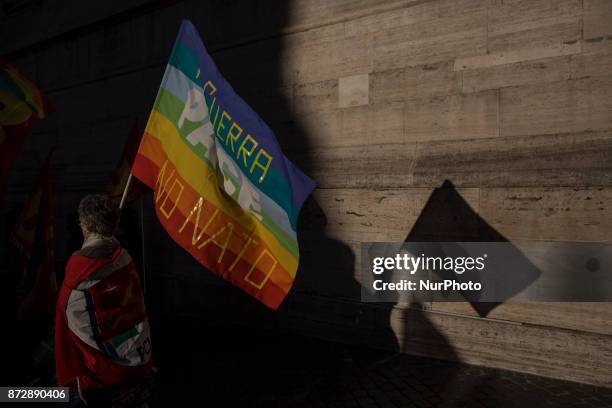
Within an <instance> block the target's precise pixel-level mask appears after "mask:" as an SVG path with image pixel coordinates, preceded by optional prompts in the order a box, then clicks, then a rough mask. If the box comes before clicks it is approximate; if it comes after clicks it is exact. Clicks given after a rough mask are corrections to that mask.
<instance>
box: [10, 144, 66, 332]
mask: <svg viewBox="0 0 612 408" xmlns="http://www.w3.org/2000/svg"><path fill="white" fill-rule="evenodd" d="M52 153H53V150H51V151H50V152H49V155H48V156H47V160H46V161H45V164H44V166H43V168H42V171H41V173H40V176H39V177H38V181H37V183H36V187H35V189H34V191H33V192H32V194H31V195H30V198H29V199H28V201H27V202H26V204H25V206H24V208H23V211H22V212H21V214H20V216H19V218H18V219H17V223H16V225H15V229H14V230H13V234H12V236H11V239H12V241H13V243H14V244H15V246H16V247H17V249H18V250H19V252H20V253H21V254H22V256H23V261H24V272H23V279H22V290H23V292H25V296H24V298H23V300H22V301H21V304H20V305H19V308H18V310H17V320H24V319H29V318H47V317H48V318H52V317H53V314H54V311H55V302H56V299H57V292H58V289H57V282H56V280H55V254H54V240H53V196H52V191H51V175H50V162H51V155H52ZM32 277H33V279H32ZM30 281H33V283H28V282H30Z"/></svg>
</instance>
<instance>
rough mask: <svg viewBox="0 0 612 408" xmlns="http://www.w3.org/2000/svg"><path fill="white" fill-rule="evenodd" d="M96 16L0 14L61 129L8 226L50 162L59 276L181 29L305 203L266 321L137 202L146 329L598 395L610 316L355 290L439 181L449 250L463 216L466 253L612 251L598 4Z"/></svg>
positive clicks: (248, 6)
mask: <svg viewBox="0 0 612 408" xmlns="http://www.w3.org/2000/svg"><path fill="white" fill-rule="evenodd" d="M107 3H108V2H100V4H98V5H89V4H88V5H86V6H85V5H84V4H83V2H76V1H67V2H61V4H60V3H59V2H50V1H49V2H45V1H42V2H38V1H36V2H35V1H31V2H30V1H8V2H4V3H3V5H4V6H3V11H2V14H0V38H1V39H2V40H1V41H0V56H2V57H3V58H5V59H7V60H8V61H9V62H11V63H13V64H15V65H16V66H17V67H19V68H20V69H22V70H23V71H24V72H26V73H27V74H29V75H30V76H31V77H32V79H34V81H35V82H36V83H38V84H39V85H40V87H41V88H42V89H43V90H44V91H45V92H46V93H47V94H48V95H49V97H50V98H51V100H52V101H53V103H54V105H55V107H56V113H54V114H53V115H52V116H50V117H49V118H48V119H47V120H45V121H44V122H43V123H41V124H40V125H39V126H37V127H36V128H35V129H34V131H33V133H32V135H31V137H30V138H29V140H28V142H27V144H26V146H25V148H24V150H23V151H22V153H21V155H20V158H19V160H18V162H17V163H16V164H15V166H14V168H13V171H12V172H11V175H10V179H9V185H8V189H7V193H6V196H5V198H4V204H3V205H4V206H3V210H2V211H3V214H6V213H7V211H8V210H10V209H11V208H12V207H14V206H15V205H17V204H18V203H21V202H22V201H23V200H24V198H25V196H26V195H27V192H28V190H29V189H30V187H31V185H32V183H33V182H34V180H35V177H36V174H37V172H38V169H39V168H40V166H41V164H42V161H43V159H44V156H45V154H46V150H47V149H48V147H49V146H51V145H57V152H56V156H55V161H54V164H53V173H54V177H55V184H56V199H55V205H56V214H57V222H56V232H57V234H56V235H57V237H58V240H57V252H58V254H60V259H58V267H61V266H62V262H63V261H64V259H65V257H64V259H61V258H62V255H64V254H65V253H66V252H67V251H68V249H67V241H68V239H67V233H66V229H65V228H66V227H65V226H66V222H67V219H68V217H69V214H70V213H71V212H72V211H74V209H75V208H76V205H77V203H78V200H79V198H80V197H81V196H82V195H83V194H85V193H86V192H90V191H92V190H101V189H103V188H104V186H105V185H106V183H107V180H108V176H109V173H110V171H111V170H112V168H113V166H114V164H115V162H116V160H117V159H118V157H119V155H120V153H121V149H122V145H123V143H124V141H125V140H126V137H127V134H128V132H129V129H130V124H131V121H132V118H133V117H134V116H135V115H137V116H139V117H140V118H141V123H143V122H144V121H145V120H146V117H147V115H148V112H149V110H150V107H151V105H152V103H153V99H154V97H155V93H156V91H157V88H158V86H159V82H160V80H161V77H162V73H163V67H164V65H165V62H166V60H167V57H168V54H169V52H170V49H171V45H172V42H173V40H174V37H175V35H176V32H177V30H178V26H179V23H180V19H181V18H183V17H189V18H190V19H192V20H193V21H194V23H195V24H196V26H198V27H199V29H200V32H201V33H202V37H203V39H204V41H205V43H206V45H207V47H208V48H209V49H210V50H211V51H212V55H213V58H214V59H215V60H216V61H217V63H218V64H219V66H220V68H221V70H222V72H223V73H224V75H226V77H227V78H228V80H229V81H230V82H231V83H232V85H233V86H234V87H235V89H236V90H237V91H238V92H239V93H240V95H241V96H243V98H244V99H245V100H246V101H247V102H248V103H250V104H251V105H252V106H253V107H254V108H255V110H256V111H257V112H259V113H260V114H261V116H262V117H263V118H264V119H265V120H266V121H267V122H268V123H269V124H270V126H271V127H272V128H273V129H274V131H275V132H276V134H277V135H278V137H279V139H280V142H281V144H282V145H283V147H284V148H285V150H286V151H287V154H288V156H290V157H291V158H292V159H293V160H294V161H295V162H296V163H297V164H298V165H299V166H300V167H301V168H302V169H304V170H305V172H306V173H307V174H309V175H310V176H311V177H313V178H314V179H315V180H317V182H318V183H319V188H318V190H317V191H316V192H315V194H314V198H313V199H311V200H309V202H308V203H307V205H306V210H305V211H304V213H303V214H302V217H301V220H300V230H301V231H300V232H301V234H300V239H301V243H300V245H301V251H302V262H301V266H300V271H299V272H298V280H297V282H296V287H295V289H294V291H293V292H292V294H291V295H290V296H289V297H288V298H287V300H286V302H285V303H284V305H283V307H282V308H281V310H280V311H279V312H278V313H272V312H270V311H268V310H266V309H265V308H263V307H262V306H260V305H258V304H256V303H255V302H253V301H252V300H251V299H249V298H247V297H246V296H243V295H242V294H241V293H239V292H238V291H237V290H234V289H233V288H230V287H228V285H226V284H224V283H223V282H221V281H220V280H218V279H216V278H215V277H214V276H212V275H211V274H209V273H206V272H203V271H202V270H201V268H199V267H198V266H197V265H196V264H195V263H194V262H193V261H192V260H191V259H190V258H189V256H188V255H186V253H184V252H182V251H181V250H180V249H177V248H176V247H175V246H173V244H172V242H171V240H170V239H169V238H168V237H167V236H166V234H165V233H164V232H163V231H162V230H161V228H159V226H158V225H157V224H156V223H155V222H154V216H153V215H152V212H151V208H150V197H148V199H147V200H145V204H144V208H143V217H144V219H145V259H146V262H145V266H146V272H147V295H148V297H149V301H150V303H151V304H152V310H153V316H154V318H155V316H183V317H185V316H187V317H197V318H203V319H215V320H220V321H229V322H236V323H241V324H244V325H246V327H249V326H251V327H265V328H268V329H270V330H275V331H279V332H286V331H289V332H298V333H303V334H307V335H312V336H317V337H323V338H327V339H333V340H338V341H344V342H358V343H363V344H368V345H371V346H375V347H383V348H388V349H399V350H401V351H404V352H407V353H414V354H423V355H431V356H437V357H443V358H451V359H461V360H463V361H467V362H471V363H476V364H484V365H490V366H495V367H503V368H509V369H515V370H521V371H528V372H533V373H538V374H542V375H547V376H553V377H560V378H568V379H574V380H578V381H583V382H589V383H595V384H604V385H612V375H611V373H612V352H611V350H612V337H611V336H612V324H610V323H611V322H612V308H611V307H610V305H609V304H607V303H523V304H517V303H511V302H507V303H505V304H501V305H495V307H491V308H490V310H487V311H486V312H484V313H483V312H482V310H480V311H479V310H477V308H475V307H474V306H473V305H470V304H468V303H465V304H463V303H439V302H436V303H429V304H421V305H413V307H412V308H409V307H408V305H362V304H360V303H359V286H358V273H357V271H358V270H359V268H360V259H359V258H360V256H359V243H360V242H364V241H401V240H404V239H406V237H409V236H410V234H411V231H413V229H414V227H415V225H416V224H417V221H418V220H420V221H421V225H422V222H423V217H424V214H423V210H424V208H425V207H426V206H427V204H428V203H431V200H432V197H435V196H436V195H435V194H432V193H435V192H438V191H440V190H435V189H436V188H440V187H441V186H442V185H443V183H444V182H445V180H448V181H450V183H452V185H453V186H454V187H453V194H455V193H456V194H458V195H459V196H460V197H461V201H462V202H463V203H464V204H462V205H464V207H465V208H463V209H458V210H457V211H458V213H459V214H464V215H463V216H460V217H457V213H456V212H455V210H454V209H453V208H450V209H448V208H447V209H443V210H441V212H435V213H433V215H432V214H429V213H428V215H427V217H428V218H429V219H428V220H426V221H428V222H427V223H426V224H428V225H433V226H434V230H435V231H437V233H439V234H440V235H441V238H443V237H444V234H451V235H452V234H453V233H456V231H457V229H454V228H453V226H454V225H455V224H456V223H466V222H467V223H468V224H470V222H471V221H470V218H469V217H470V216H473V217H474V219H478V220H479V221H478V223H473V224H470V225H471V226H472V227H473V228H472V229H471V230H470V229H469V228H468V230H469V231H471V232H470V233H468V235H467V236H470V234H471V236H472V237H478V236H479V234H480V232H482V229H479V228H481V227H479V225H481V224H480V223H483V224H484V225H485V226H486V227H483V228H486V229H487V230H489V229H492V230H494V231H495V232H496V234H498V235H499V236H501V237H503V238H504V239H507V240H513V239H522V240H570V241H596V242H611V241H612V207H611V204H610V202H611V199H612V188H611V187H610V186H611V184H612V176H611V174H612V173H611V170H612V113H611V112H612V76H611V75H612V74H611V73H610V65H611V63H612V40H611V38H612V25H610V24H609V21H610V19H612V2H609V1H607V0H533V1H519V0H517V1H514V0H402V1H401V0H392V1H381V0H366V1H348V0H337V1H329V2H328V1H315V0H313V1H308V0H293V1H275V2H268V1H265V2H264V1H260V2H257V1H254V0H253V1H247V2H238V1H230V2H228V1H210V2H198V1H182V2H175V1H144V0H143V1H136V0H133V1H125V2H122V3H121V5H111V4H110V3H108V4H107ZM136 208H137V209H138V210H139V208H138V207H136ZM430 208H431V207H430ZM139 211H140V210H139ZM465 214H468V215H465ZM469 214H472V215H469ZM432 218H433V219H434V220H433V221H436V220H437V223H436V222H433V223H432ZM438 218H439V219H438ZM2 222H5V219H4V218H3V221H2ZM461 231H464V229H461ZM446 236H449V235H446ZM461 237H466V235H461ZM4 267H5V268H6V266H4ZM246 330H248V329H245V331H246Z"/></svg>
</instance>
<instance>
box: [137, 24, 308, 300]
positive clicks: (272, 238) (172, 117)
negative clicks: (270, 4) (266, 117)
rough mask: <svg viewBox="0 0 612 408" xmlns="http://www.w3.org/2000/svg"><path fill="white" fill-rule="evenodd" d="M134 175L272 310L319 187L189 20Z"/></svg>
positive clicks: (185, 236) (165, 213) (183, 232)
mask: <svg viewBox="0 0 612 408" xmlns="http://www.w3.org/2000/svg"><path fill="white" fill-rule="evenodd" d="M132 173H133V174H134V175H135V176H136V177H137V178H138V179H140V180H141V181H142V182H143V183H145V184H146V185H148V186H149V187H151V188H152V189H153V190H154V191H155V194H154V201H155V208H156V212H157V216H158V218H159V220H160V221H161V223H162V225H163V226H164V227H165V228H166V230H167V231H168V233H169V234H170V235H171V236H172V238H173V239H174V240H175V241H176V242H177V243H178V244H179V245H181V246H182V247H183V248H185V249H186V250H187V251H189V252H190V253H191V255H193V256H194V257H195V259H197V260H198V261H199V262H200V263H201V264H202V265H204V266H205V267H206V268H207V269H209V270H211V271H212V272H214V273H217V274H218V275H220V276H222V277H223V278H225V279H226V280H227V281H229V282H231V283H232V284H233V285H235V286H237V287H239V288H241V289H243V290H244V291H246V292H247V293H249V294H250V295H252V296H253V297H255V298H256V299H258V300H260V301H261V302H262V303H264V304H265V305H267V306H268V307H270V308H272V309H276V308H278V306H279V305H280V303H281V302H282V300H283V299H284V297H285V296H286V295H287V293H288V292H289V290H290V289H291V286H292V284H293V281H294V279H295V274H296V270H297V266H298V261H299V250H298V243H297V233H296V230H297V219H298V215H299V212H300V209H301V207H302V204H303V203H304V200H305V199H306V197H308V195H309V194H310V193H311V192H312V190H313V189H314V187H315V183H314V181H313V180H311V179H310V178H308V177H307V176H306V175H304V174H303V173H302V172H301V171H300V170H299V169H298V168H296V167H295V166H294V165H293V163H291V162H290V161H289V160H288V159H287V158H286V157H285V155H284V154H283V152H282V151H281V148H280V146H279V144H278V142H277V140H276V138H275V136H274V133H273V132H272V130H271V129H270V128H269V127H268V126H267V125H266V124H265V123H264V121H263V120H262V119H261V118H260V117H259V116H258V115H257V114H256V113H255V112H254V111H253V110H252V109H251V108H250V107H249V106H248V105H247V104H246V103H245V102H244V101H243V100H242V99H241V98H240V97H239V96H238V95H237V94H236V93H235V92H234V90H233V89H232V87H231V86H230V85H229V84H228V83H227V81H226V80H225V79H224V78H223V77H222V76H221V74H220V73H219V71H218V69H217V67H216V66H215V64H214V62H213V60H212V59H211V57H210V56H209V55H208V52H207V51H206V48H205V47H204V44H203V43H202V40H201V39H200V36H199V34H198V32H197V30H196V29H195V27H194V26H193V24H192V23H191V22H189V21H187V20H183V22H182V24H181V28H180V30H179V34H178V37H177V39H176V42H175V44H174V48H173V50H172V54H171V56H170V61H169V62H168V65H167V67H166V71H165V74H164V77H163V79H162V84H161V87H160V89H159V91H158V94H157V98H156V99H155V104H154V106H153V110H152V112H151V115H150V117H149V121H148V123H147V127H146V129H145V132H144V135H143V138H142V141H141V143H140V147H139V149H138V153H137V155H136V159H135V161H134V164H133V166H132Z"/></svg>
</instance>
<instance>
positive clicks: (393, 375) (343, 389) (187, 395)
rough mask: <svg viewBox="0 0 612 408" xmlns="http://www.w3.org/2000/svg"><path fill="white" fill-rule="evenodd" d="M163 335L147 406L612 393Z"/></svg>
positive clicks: (604, 396)
mask: <svg viewBox="0 0 612 408" xmlns="http://www.w3.org/2000/svg"><path fill="white" fill-rule="evenodd" d="M174 325H177V326H180V329H179V327H174ZM187 325H188V324H187ZM164 333H165V335H163V336H162V335H158V337H157V340H156V341H157V343H156V345H157V346H156V361H157V365H158V367H159V375H158V377H159V378H158V386H157V391H156V395H155V398H154V400H153V403H152V404H151V405H152V406H153V407H156V406H160V407H161V406H163V407H166V406H213V407H217V406H232V407H233V406H247V407H251V406H255V407H275V406H279V407H285V406H286V407H362V408H369V407H384V408H386V407H420V408H423V407H521V408H529V407H612V389H607V388H601V387H594V386H588V385H583V384H578V383H572V382H568V381H559V380H554V379H549V378H544V377H539V376H534V375H528V374H522V373H516V372H512V371H506V370H497V369H491V368H484V367H478V366H473V365H468V364H462V363H456V362H447V361H440V360H434V359H429V358H420V357H414V356H409V355H406V354H398V353H391V352H384V351H377V350H371V349H366V348H360V347H351V346H346V345H341V344H335V343H330V342H325V341H320V340H315V339H310V338H305V337H301V336H295V335H289V334H285V335H279V334H278V333H263V332H260V333H257V332H254V331H253V330H252V329H245V328H235V327H221V326H219V327H216V326H206V327H201V326H199V327H197V328H194V327H191V328H189V327H188V326H186V323H185V322H180V323H179V322H173V323H172V324H170V325H168V326H167V327H165V328H164ZM183 333H184V334H186V333H191V334H190V336H189V337H186V336H185V335H183ZM194 333H196V335H194ZM154 335H155V333H154ZM154 338H155V337H154ZM196 401H199V402H197V403H196Z"/></svg>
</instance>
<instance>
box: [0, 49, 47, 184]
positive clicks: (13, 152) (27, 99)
mask: <svg viewBox="0 0 612 408" xmlns="http://www.w3.org/2000/svg"><path fill="white" fill-rule="evenodd" d="M51 110H52V107H51V104H50V103H49V101H48V100H47V99H46V98H45V96H44V95H43V94H42V92H40V90H39V89H38V88H37V87H36V85H34V84H33V83H32V82H31V81H30V80H29V79H28V78H26V77H25V76H24V75H23V74H22V73H20V72H19V71H17V70H16V69H15V68H14V67H12V66H10V65H9V64H7V63H5V62H2V61H0V185H1V183H2V180H3V179H4V176H5V175H6V173H7V172H8V170H9V168H10V166H11V164H12V163H13V161H14V160H15V157H16V156H17V153H19V151H20V150H21V146H22V145H23V143H24V141H25V137H26V135H27V132H28V130H29V129H30V127H31V126H32V125H33V124H34V123H36V122H38V121H39V120H41V119H43V118H44V117H46V116H47V115H48V114H49V112H51Z"/></svg>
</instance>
